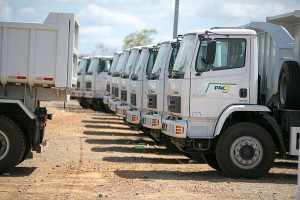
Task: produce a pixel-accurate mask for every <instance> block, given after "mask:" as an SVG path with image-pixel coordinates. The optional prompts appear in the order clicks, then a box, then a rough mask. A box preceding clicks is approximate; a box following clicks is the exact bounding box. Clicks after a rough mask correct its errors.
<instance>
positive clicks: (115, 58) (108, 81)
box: [103, 51, 123, 112]
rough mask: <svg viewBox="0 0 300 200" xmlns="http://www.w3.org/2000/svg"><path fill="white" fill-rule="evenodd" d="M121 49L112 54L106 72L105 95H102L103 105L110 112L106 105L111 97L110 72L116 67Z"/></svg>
mask: <svg viewBox="0 0 300 200" xmlns="http://www.w3.org/2000/svg"><path fill="white" fill-rule="evenodd" d="M122 53H123V52H122V51H118V52H116V53H115V54H114V58H113V61H112V64H111V67H110V69H109V71H108V72H107V78H106V79H107V83H106V92H105V96H104V97H103V105H104V109H105V111H106V112H111V110H110V109H109V107H108V103H109V99H112V91H111V88H112V73H114V72H115V70H116V68H117V64H118V62H119V59H120V56H121V55H122Z"/></svg>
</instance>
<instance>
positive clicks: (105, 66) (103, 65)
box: [97, 59, 111, 74]
mask: <svg viewBox="0 0 300 200" xmlns="http://www.w3.org/2000/svg"><path fill="white" fill-rule="evenodd" d="M110 64H111V61H110V60H102V59H101V60H100V62H99V64H98V67H97V73H98V74H99V73H100V72H108V70H109V68H110Z"/></svg>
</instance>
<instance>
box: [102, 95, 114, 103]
mask: <svg viewBox="0 0 300 200" xmlns="http://www.w3.org/2000/svg"><path fill="white" fill-rule="evenodd" d="M110 99H112V96H111V95H106V96H104V97H103V103H104V104H107V105H108V104H109V100H110Z"/></svg>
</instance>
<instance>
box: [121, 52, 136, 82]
mask: <svg viewBox="0 0 300 200" xmlns="http://www.w3.org/2000/svg"><path fill="white" fill-rule="evenodd" d="M138 54H139V50H138V49H134V50H132V51H131V53H130V56H129V58H128V61H127V64H126V68H125V70H124V77H127V78H128V76H129V74H130V71H131V68H132V66H133V64H134V62H135V59H136V56H139V55H138Z"/></svg>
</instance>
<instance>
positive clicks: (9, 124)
mask: <svg viewBox="0 0 300 200" xmlns="http://www.w3.org/2000/svg"><path fill="white" fill-rule="evenodd" d="M25 142H26V141H25V137H24V134H23V132H22V131H21V129H20V128H19V127H18V126H17V124H16V123H15V122H13V121H12V120H11V119H9V118H7V117H5V116H3V115H0V172H3V171H6V170H8V169H10V168H11V167H14V166H16V165H17V164H19V163H20V162H21V160H22V159H23V157H24V153H25Z"/></svg>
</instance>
